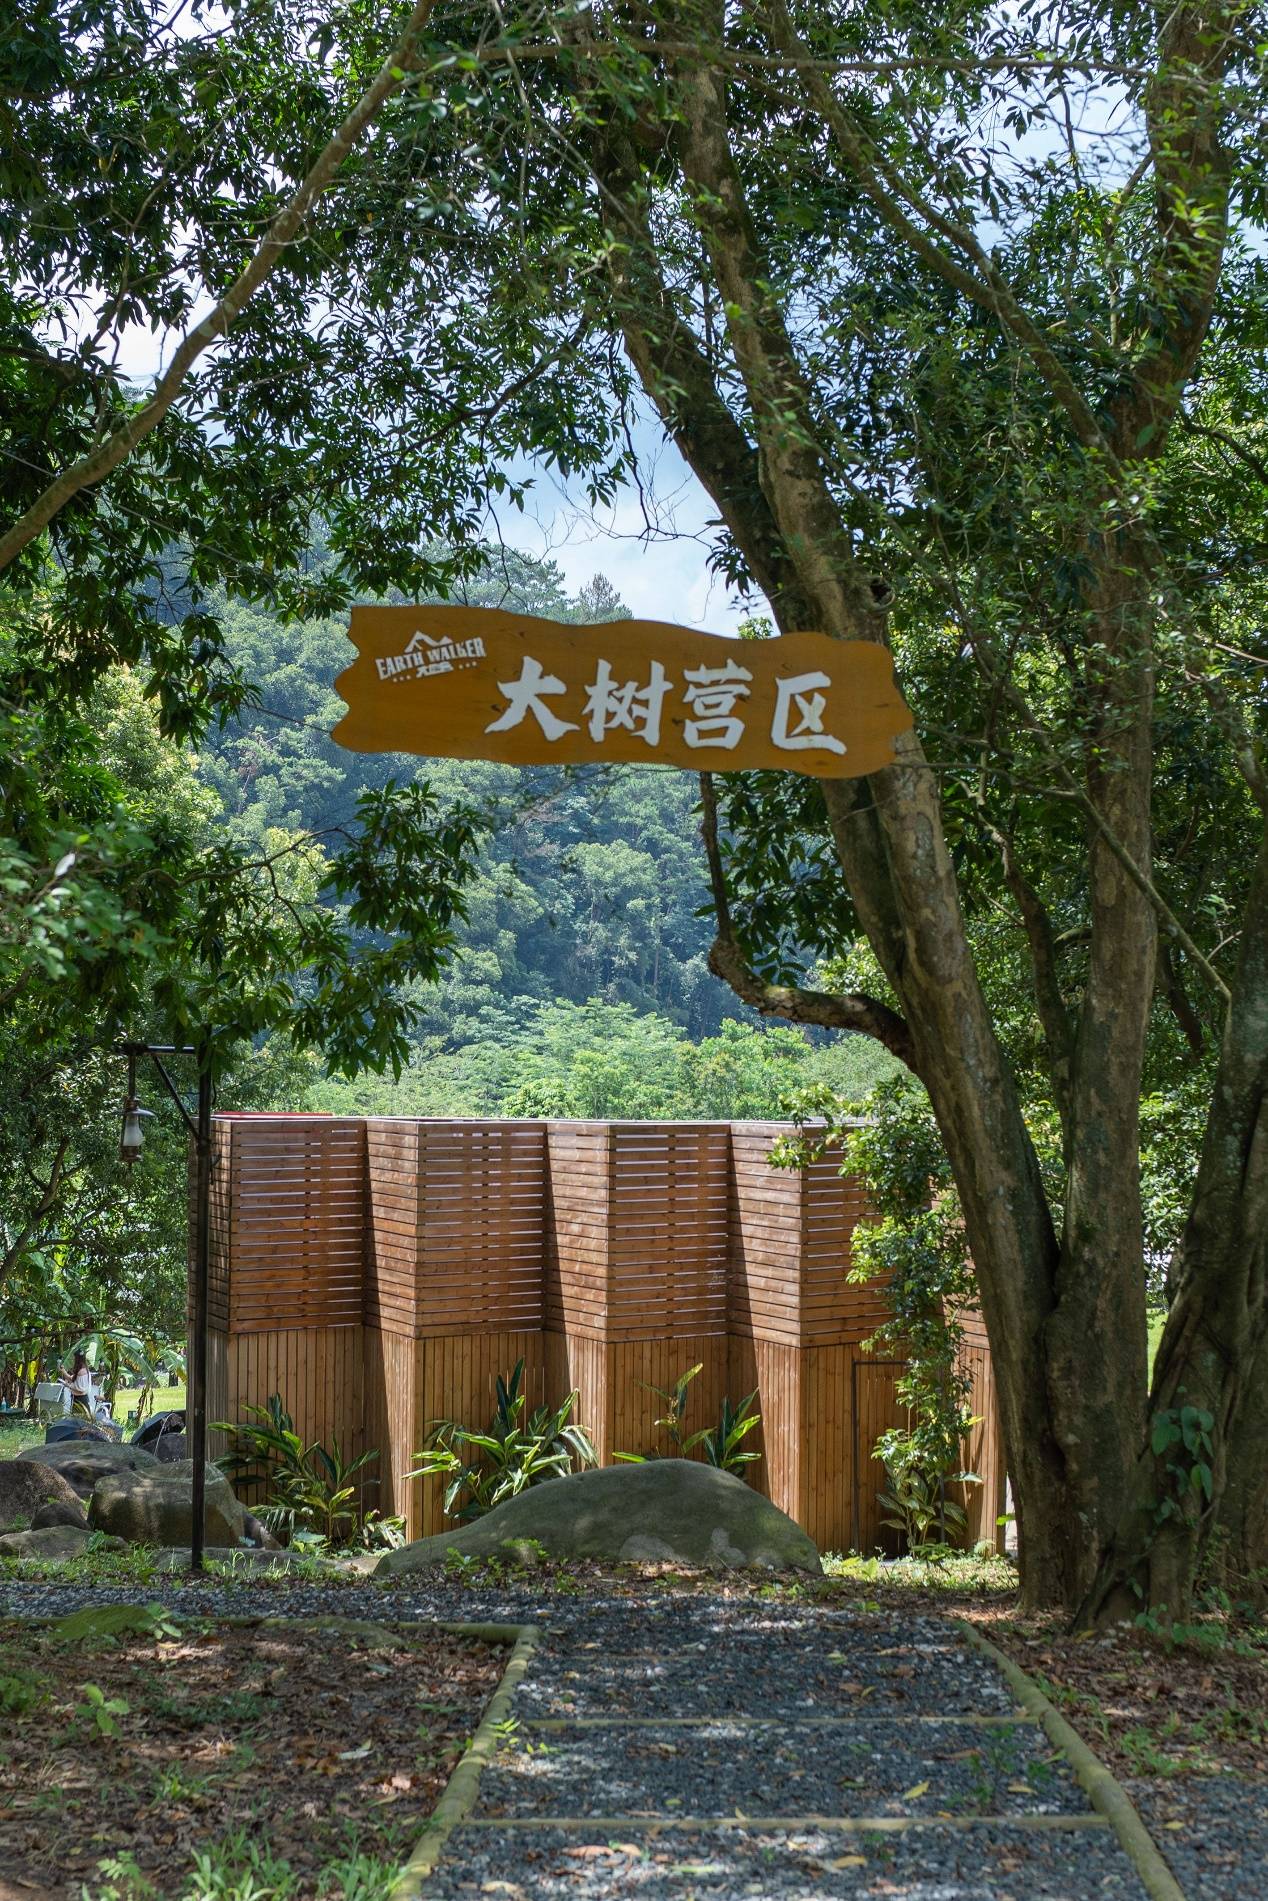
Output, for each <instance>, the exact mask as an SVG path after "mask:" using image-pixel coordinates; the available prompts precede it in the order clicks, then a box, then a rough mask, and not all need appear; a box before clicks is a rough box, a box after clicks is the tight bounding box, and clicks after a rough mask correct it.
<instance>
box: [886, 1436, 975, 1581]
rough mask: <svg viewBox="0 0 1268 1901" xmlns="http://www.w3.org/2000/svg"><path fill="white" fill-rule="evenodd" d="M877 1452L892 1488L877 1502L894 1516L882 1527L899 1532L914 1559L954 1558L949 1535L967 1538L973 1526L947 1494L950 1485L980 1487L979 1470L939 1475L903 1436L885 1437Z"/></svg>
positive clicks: (888, 1518) (916, 1448)
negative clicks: (942, 1555)
mask: <svg viewBox="0 0 1268 1901" xmlns="http://www.w3.org/2000/svg"><path fill="white" fill-rule="evenodd" d="M877 1452H878V1454H879V1455H880V1457H881V1458H882V1459H883V1460H884V1463H885V1475H886V1477H887V1479H888V1480H889V1490H888V1491H886V1492H878V1493H877V1499H878V1501H879V1503H880V1504H881V1505H882V1507H883V1508H884V1509H885V1511H887V1512H888V1513H889V1514H890V1515H889V1517H887V1518H883V1519H882V1520H881V1523H882V1524H883V1525H888V1526H890V1527H891V1529H893V1530H894V1531H900V1532H901V1533H902V1535H903V1539H904V1541H905V1543H906V1546H907V1550H908V1552H909V1553H910V1555H911V1556H912V1557H913V1558H925V1559H929V1558H932V1557H934V1556H935V1554H937V1553H939V1552H944V1553H946V1555H948V1556H950V1555H951V1551H952V1541H951V1539H950V1538H948V1535H947V1534H948V1533H951V1534H953V1536H955V1537H959V1536H962V1534H963V1532H964V1529H965V1526H966V1525H967V1523H968V1519H967V1515H966V1513H965V1511H964V1508H963V1506H962V1505H958V1504H957V1503H956V1502H955V1500H954V1499H950V1498H948V1497H947V1495H946V1488H947V1485H948V1484H958V1485H980V1484H981V1482H982V1481H981V1479H980V1478H979V1477H978V1475H977V1473H976V1472H956V1473H951V1474H940V1473H936V1472H930V1471H929V1470H928V1469H927V1468H926V1467H925V1466H923V1465H921V1464H920V1462H919V1454H918V1447H916V1446H913V1444H912V1442H911V1441H910V1439H909V1438H907V1436H906V1435H904V1434H903V1433H901V1432H897V1431H895V1432H892V1433H885V1434H882V1436H881V1439H880V1441H879V1443H878V1446H877Z"/></svg>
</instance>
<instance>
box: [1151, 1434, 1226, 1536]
mask: <svg viewBox="0 0 1268 1901" xmlns="http://www.w3.org/2000/svg"><path fill="white" fill-rule="evenodd" d="M1214 1430H1215V1419H1214V1416H1213V1415H1212V1414H1211V1413H1209V1412H1207V1411H1205V1410H1204V1409H1203V1408H1202V1407H1200V1406H1171V1407H1168V1408H1167V1410H1166V1411H1165V1412H1157V1413H1155V1414H1154V1417H1153V1430H1152V1432H1151V1435H1150V1446H1151V1449H1152V1451H1153V1455H1154V1457H1155V1458H1156V1459H1162V1460H1163V1461H1164V1465H1163V1470H1164V1471H1165V1472H1166V1475H1167V1477H1168V1478H1169V1479H1170V1481H1171V1496H1164V1497H1163V1498H1161V1499H1160V1500H1159V1501H1158V1505H1157V1508H1156V1510H1155V1513H1154V1516H1155V1518H1156V1520H1157V1521H1158V1523H1159V1524H1162V1523H1163V1522H1164V1521H1165V1520H1166V1519H1168V1518H1172V1517H1174V1516H1175V1515H1176V1514H1177V1513H1179V1512H1181V1511H1183V1510H1184V1507H1185V1505H1186V1503H1187V1502H1188V1501H1189V1500H1190V1499H1192V1498H1194V1497H1195V1496H1197V1495H1198V1494H1200V1495H1201V1498H1202V1500H1203V1501H1204V1502H1205V1503H1206V1504H1208V1505H1209V1504H1210V1502H1211V1466H1212V1463H1213V1461H1214V1458H1215V1441H1214V1438H1213V1436H1212V1435H1213V1433H1214Z"/></svg>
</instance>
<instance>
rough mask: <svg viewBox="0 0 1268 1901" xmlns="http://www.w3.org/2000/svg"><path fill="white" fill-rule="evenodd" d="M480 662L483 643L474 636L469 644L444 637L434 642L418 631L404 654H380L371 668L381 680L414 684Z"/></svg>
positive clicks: (465, 641)
mask: <svg viewBox="0 0 1268 1901" xmlns="http://www.w3.org/2000/svg"><path fill="white" fill-rule="evenodd" d="M483 659H484V642H483V640H481V639H480V636H479V635H478V634H473V635H472V637H471V639H470V640H447V639H445V638H444V637H443V636H442V637H441V638H439V639H433V638H432V636H431V635H430V634H425V633H424V632H423V630H422V628H421V627H420V628H419V630H418V632H417V633H416V634H414V635H412V636H411V638H410V640H409V641H408V643H407V644H406V647H405V651H404V652H403V653H389V654H383V655H381V656H380V657H379V658H378V659H377V660H376V661H375V663H374V664H375V667H376V669H377V670H378V675H379V678H380V680H396V679H403V678H409V679H411V680H417V679H420V678H422V677H424V676H426V675H428V674H432V673H453V672H454V671H455V670H456V669H459V668H462V667H473V666H474V665H475V663H476V661H477V660H483Z"/></svg>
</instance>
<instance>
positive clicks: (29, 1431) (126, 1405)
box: [0, 1386, 185, 1459]
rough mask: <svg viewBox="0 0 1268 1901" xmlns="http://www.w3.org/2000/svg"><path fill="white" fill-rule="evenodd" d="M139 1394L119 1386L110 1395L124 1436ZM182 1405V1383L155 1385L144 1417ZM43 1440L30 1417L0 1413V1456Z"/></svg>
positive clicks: (12, 1456) (11, 1456)
mask: <svg viewBox="0 0 1268 1901" xmlns="http://www.w3.org/2000/svg"><path fill="white" fill-rule="evenodd" d="M140 1398H141V1394H140V1389H139V1388H138V1387H127V1386H121V1387H120V1388H119V1390H118V1392H117V1393H116V1394H115V1398H114V1416H115V1418H116V1420H117V1421H118V1422H119V1424H120V1425H121V1426H123V1429H124V1434H125V1436H130V1435H129V1433H128V1427H127V1424H126V1421H127V1417H128V1414H129V1413H130V1412H135V1410H136V1408H137V1405H138V1403H139V1401H140ZM184 1404H185V1388H184V1387H183V1386H159V1387H156V1388H155V1391H154V1399H153V1404H152V1405H151V1406H149V1407H148V1408H147V1410H146V1418H147V1419H148V1418H149V1416H150V1414H151V1413H166V1412H171V1411H172V1410H173V1409H174V1408H180V1407H182V1406H183V1405H184ZM43 1443H44V1427H43V1425H42V1424H41V1423H39V1422H38V1421H36V1420H34V1419H26V1418H22V1417H20V1416H16V1415H13V1414H10V1415H8V1416H4V1415H0V1459H16V1458H17V1456H18V1454H19V1452H24V1451H25V1450H26V1448H27V1446H40V1445H43Z"/></svg>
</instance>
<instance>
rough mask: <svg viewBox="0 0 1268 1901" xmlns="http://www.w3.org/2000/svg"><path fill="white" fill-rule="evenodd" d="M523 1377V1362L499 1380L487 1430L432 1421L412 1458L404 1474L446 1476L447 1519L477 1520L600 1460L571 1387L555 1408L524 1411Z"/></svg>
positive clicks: (409, 1475)
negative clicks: (577, 1419)
mask: <svg viewBox="0 0 1268 1901" xmlns="http://www.w3.org/2000/svg"><path fill="white" fill-rule="evenodd" d="M523 1378H524V1362H523V1360H522V1359H519V1360H517V1361H516V1362H515V1365H514V1367H513V1368H512V1370H511V1373H510V1375H509V1376H508V1377H507V1378H505V1379H504V1378H503V1377H502V1375H501V1374H499V1375H498V1381H497V1409H496V1411H495V1412H494V1415H493V1419H492V1422H491V1424H490V1426H489V1429H488V1431H487V1432H473V1431H472V1430H471V1429H470V1428H469V1427H467V1426H464V1425H462V1424H460V1423H459V1421H458V1420H456V1419H438V1420H436V1421H434V1422H433V1424H432V1427H431V1430H430V1431H429V1433H428V1435H427V1442H426V1444H425V1445H424V1446H423V1449H422V1450H421V1452H418V1453H416V1454H415V1455H414V1456H415V1458H416V1459H417V1460H418V1464H417V1465H416V1466H415V1468H414V1470H413V1471H412V1472H409V1473H407V1474H406V1477H407V1478H411V1479H417V1478H441V1479H444V1480H445V1492H444V1506H445V1512H446V1514H447V1516H448V1517H450V1518H457V1519H459V1520H467V1519H472V1518H480V1517H482V1516H483V1515H484V1513H485V1512H489V1511H492V1510H493V1507H494V1506H495V1505H500V1504H502V1502H503V1500H504V1499H508V1498H514V1497H515V1496H516V1494H517V1493H519V1492H523V1491H526V1490H527V1489H528V1487H529V1486H530V1485H541V1484H543V1483H544V1482H545V1481H546V1480H548V1479H558V1478H566V1477H567V1476H568V1474H569V1473H570V1472H574V1471H575V1472H579V1471H582V1470H584V1469H585V1468H586V1467H587V1466H594V1465H597V1464H598V1463H599V1460H598V1455H597V1454H596V1452H595V1449H594V1444H593V1442H592V1440H591V1438H590V1435H589V1433H588V1432H587V1431H586V1430H585V1428H584V1426H579V1425H576V1424H574V1422H573V1418H572V1413H573V1408H574V1407H575V1406H576V1403H577V1399H578V1394H577V1392H576V1391H575V1389H574V1391H572V1392H571V1393H569V1394H568V1396H567V1397H566V1398H565V1399H564V1400H562V1401H561V1402H560V1404H559V1405H558V1406H555V1407H550V1406H538V1407H537V1408H536V1409H535V1411H533V1412H531V1413H529V1412H528V1400H527V1396H526V1395H525V1393H524V1392H523V1391H522V1390H521V1388H522V1382H523Z"/></svg>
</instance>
